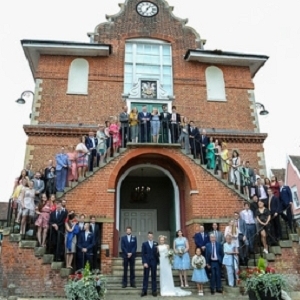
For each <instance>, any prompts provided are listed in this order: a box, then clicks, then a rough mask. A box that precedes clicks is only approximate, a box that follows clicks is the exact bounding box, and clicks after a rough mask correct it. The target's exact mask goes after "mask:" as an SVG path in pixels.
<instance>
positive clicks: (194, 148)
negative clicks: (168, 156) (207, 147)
mask: <svg viewBox="0 0 300 300" xmlns="http://www.w3.org/2000/svg"><path fill="white" fill-rule="evenodd" d="M188 130H189V141H190V146H191V153H192V154H193V155H194V158H197V157H198V155H199V154H200V132H199V129H198V128H197V127H196V126H195V124H194V121H190V123H189V127H188Z"/></svg>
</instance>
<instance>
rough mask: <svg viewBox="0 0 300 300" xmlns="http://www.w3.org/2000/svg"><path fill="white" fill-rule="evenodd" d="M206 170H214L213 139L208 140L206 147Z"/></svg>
mask: <svg viewBox="0 0 300 300" xmlns="http://www.w3.org/2000/svg"><path fill="white" fill-rule="evenodd" d="M206 159H207V169H209V170H214V168H215V166H216V159H215V143H214V139H213V137H210V138H209V144H208V145H207V147H206Z"/></svg>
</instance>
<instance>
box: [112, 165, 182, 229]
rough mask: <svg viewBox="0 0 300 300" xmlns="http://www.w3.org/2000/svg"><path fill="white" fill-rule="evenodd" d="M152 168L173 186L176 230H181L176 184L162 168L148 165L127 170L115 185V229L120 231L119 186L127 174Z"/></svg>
mask: <svg viewBox="0 0 300 300" xmlns="http://www.w3.org/2000/svg"><path fill="white" fill-rule="evenodd" d="M149 167H150V168H153V169H156V170H160V171H162V172H163V173H164V174H165V175H166V176H167V177H169V179H170V180H171V182H172V184H173V188H174V201H175V222H176V230H178V229H180V228H181V224H180V196H179V188H178V186H177V184H176V181H175V179H174V177H173V176H172V175H171V173H170V172H169V171H167V170H165V169H164V168H162V167H160V166H157V165H152V164H151V165H149V164H140V165H135V166H133V167H131V168H129V169H128V170H126V172H125V173H123V174H122V176H121V177H120V179H119V181H118V184H117V188H116V191H117V199H116V229H117V230H120V191H121V185H122V182H123V180H124V179H125V178H126V177H127V176H128V174H129V173H130V172H131V171H133V170H136V169H138V168H149Z"/></svg>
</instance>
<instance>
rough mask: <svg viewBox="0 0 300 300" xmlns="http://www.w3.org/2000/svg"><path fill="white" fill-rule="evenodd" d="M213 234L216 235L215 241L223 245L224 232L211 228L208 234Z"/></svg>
mask: <svg viewBox="0 0 300 300" xmlns="http://www.w3.org/2000/svg"><path fill="white" fill-rule="evenodd" d="M211 234H214V235H215V237H216V242H218V243H219V244H221V245H223V244H224V242H225V238H224V233H223V232H222V231H219V230H216V232H215V231H214V230H212V231H211V232H210V233H209V235H211Z"/></svg>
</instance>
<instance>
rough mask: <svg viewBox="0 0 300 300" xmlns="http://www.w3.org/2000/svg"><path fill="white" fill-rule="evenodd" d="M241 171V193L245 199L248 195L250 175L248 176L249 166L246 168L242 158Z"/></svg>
mask: <svg viewBox="0 0 300 300" xmlns="http://www.w3.org/2000/svg"><path fill="white" fill-rule="evenodd" d="M240 172H241V186H242V189H243V194H244V195H246V197H247V199H250V197H249V185H250V176H249V168H246V161H245V160H243V162H242V167H241V168H240Z"/></svg>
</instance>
